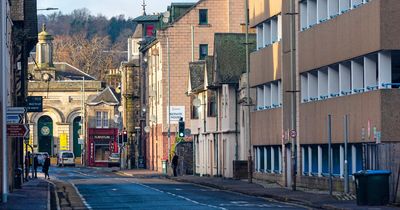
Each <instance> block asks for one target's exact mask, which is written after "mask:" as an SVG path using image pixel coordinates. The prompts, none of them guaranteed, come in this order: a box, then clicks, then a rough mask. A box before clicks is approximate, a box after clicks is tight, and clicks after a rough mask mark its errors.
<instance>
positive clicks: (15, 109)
mask: <svg viewBox="0 0 400 210" xmlns="http://www.w3.org/2000/svg"><path fill="white" fill-rule="evenodd" d="M25 113H26V108H25V107H10V106H9V107H7V114H25Z"/></svg>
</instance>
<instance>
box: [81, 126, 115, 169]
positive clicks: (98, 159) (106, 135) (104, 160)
mask: <svg viewBox="0 0 400 210" xmlns="http://www.w3.org/2000/svg"><path fill="white" fill-rule="evenodd" d="M88 131H89V132H88V134H89V141H88V145H87V151H88V161H87V162H88V166H94V167H107V165H108V157H109V156H110V155H111V154H112V153H118V136H117V135H118V129H116V128H89V130H88Z"/></svg>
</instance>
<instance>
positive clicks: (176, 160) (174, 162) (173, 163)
mask: <svg viewBox="0 0 400 210" xmlns="http://www.w3.org/2000/svg"><path fill="white" fill-rule="evenodd" d="M178 159H179V157H178V155H176V153H174V157H173V158H172V169H173V170H174V176H177V173H176V168H177V167H178Z"/></svg>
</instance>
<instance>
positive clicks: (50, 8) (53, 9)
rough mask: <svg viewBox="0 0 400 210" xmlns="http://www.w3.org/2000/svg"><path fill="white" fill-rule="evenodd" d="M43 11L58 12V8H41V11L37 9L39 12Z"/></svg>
mask: <svg viewBox="0 0 400 210" xmlns="http://www.w3.org/2000/svg"><path fill="white" fill-rule="evenodd" d="M43 10H47V11H48V10H58V8H55V7H48V8H41V9H37V11H43Z"/></svg>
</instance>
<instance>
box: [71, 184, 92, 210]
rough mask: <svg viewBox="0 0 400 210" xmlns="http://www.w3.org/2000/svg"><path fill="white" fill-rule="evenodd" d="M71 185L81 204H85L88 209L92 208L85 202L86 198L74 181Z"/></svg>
mask: <svg viewBox="0 0 400 210" xmlns="http://www.w3.org/2000/svg"><path fill="white" fill-rule="evenodd" d="M71 185H72V187H73V188H74V189H75V191H76V193H78V195H79V197H80V198H81V200H82V202H83V204H85V206H86V208H88V209H89V210H91V209H92V207H91V206H90V205H89V204H88V203H87V202H86V199H85V198H84V197H83V196H82V194H81V193H80V192H79V190H78V188H77V187H76V186H75V184H74V183H72V182H71Z"/></svg>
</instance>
